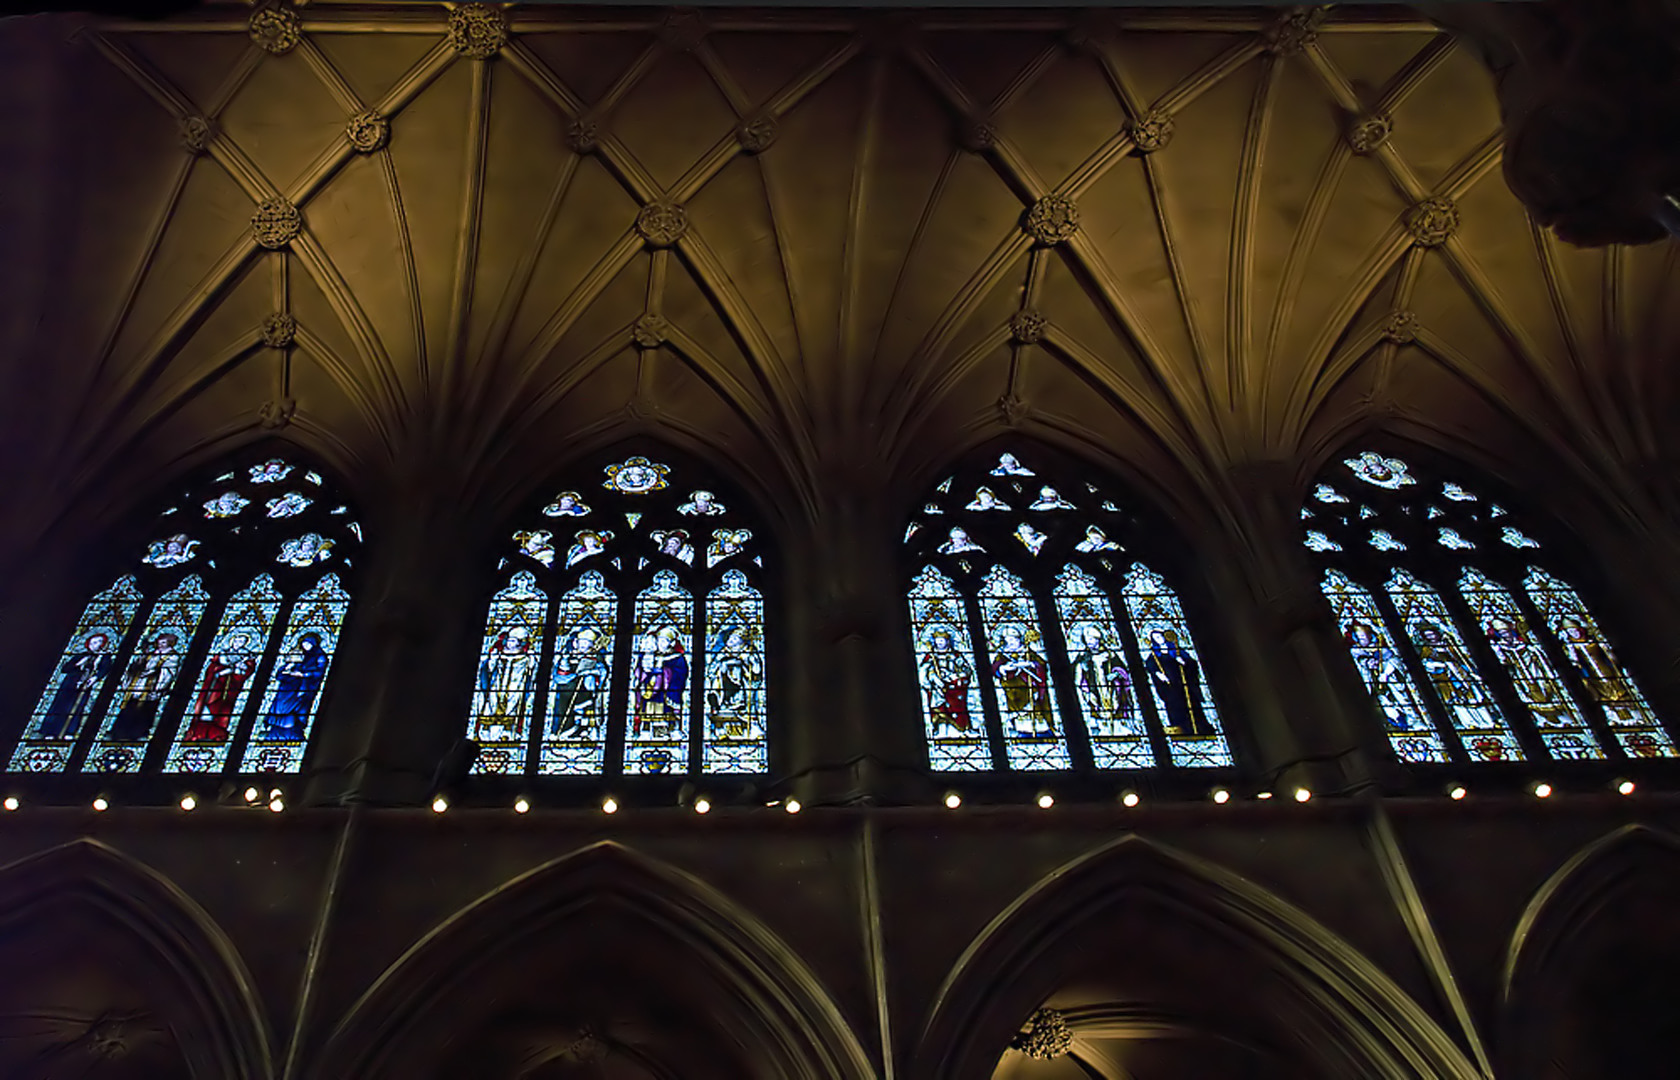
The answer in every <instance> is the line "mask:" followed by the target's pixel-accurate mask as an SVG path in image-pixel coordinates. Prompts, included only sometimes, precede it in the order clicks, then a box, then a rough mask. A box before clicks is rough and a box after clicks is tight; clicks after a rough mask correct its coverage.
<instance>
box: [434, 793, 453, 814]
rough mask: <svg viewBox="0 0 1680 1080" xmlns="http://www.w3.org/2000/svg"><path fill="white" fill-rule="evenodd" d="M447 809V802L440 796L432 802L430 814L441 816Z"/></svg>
mask: <svg viewBox="0 0 1680 1080" xmlns="http://www.w3.org/2000/svg"><path fill="white" fill-rule="evenodd" d="M447 809H449V800H448V799H446V798H444V797H443V796H442V795H439V796H438V797H437V798H435V799H433V800H432V813H434V814H441V813H443V812H444V811H445V810H447Z"/></svg>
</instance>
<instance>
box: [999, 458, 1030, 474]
mask: <svg viewBox="0 0 1680 1080" xmlns="http://www.w3.org/2000/svg"><path fill="white" fill-rule="evenodd" d="M992 475H993V476H1033V475H1035V474H1034V473H1033V471H1032V470H1031V469H1029V468H1027V467H1026V466H1025V465H1022V464H1021V463H1020V462H1019V461H1018V460H1016V458H1015V455H1014V454H1004V455H1002V456H1001V457H999V458H998V463H997V465H996V467H994V468H993V469H992Z"/></svg>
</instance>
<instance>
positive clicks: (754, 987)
mask: <svg viewBox="0 0 1680 1080" xmlns="http://www.w3.org/2000/svg"><path fill="white" fill-rule="evenodd" d="M631 935H643V936H646V937H647V938H648V939H650V940H656V941H657V942H658V943H659V944H660V946H661V947H662V948H664V949H665V950H666V952H667V957H668V959H667V960H666V963H665V966H664V968H663V972H662V973H663V975H664V976H665V977H666V978H668V979H670V980H671V981H672V982H673V983H674V982H675V981H677V980H678V979H680V978H681V977H682V974H683V972H685V971H698V972H699V973H700V974H701V975H702V976H703V977H704V982H705V985H706V986H708V987H710V988H712V989H713V994H712V995H711V996H708V997H706V998H705V999H701V1000H696V999H693V998H690V999H686V1000H684V1001H682V1002H681V1003H680V1008H679V1009H678V1010H676V1011H675V1012H673V1013H672V1016H673V1019H675V1017H676V1016H677V1015H678V1014H680V1016H681V1019H682V1020H684V1021H687V1022H694V1021H700V1022H701V1023H702V1024H703V1026H705V1027H706V1028H708V1029H709V1038H710V1039H712V1040H714V1041H715V1044H716V1045H726V1044H727V1045H730V1046H733V1047H734V1048H735V1050H736V1051H737V1052H739V1053H745V1054H746V1055H748V1056H747V1057H745V1058H743V1059H742V1071H741V1073H740V1075H742V1076H752V1077H777V1078H782V1077H786V1078H790V1080H800V1078H808V1080H852V1078H857V1080H862V1078H864V1077H870V1076H872V1075H873V1070H872V1068H871V1066H870V1064H869V1061H868V1058H867V1056H866V1054H865V1053H864V1051H863V1049H862V1047H861V1046H860V1045H859V1043H858V1042H857V1040H856V1038H855V1036H854V1035H853V1033H852V1031H851V1029H850V1027H849V1026H848V1024H847V1022H846V1020H845V1019H844V1017H842V1015H841V1014H840V1011H839V1009H838V1008H837V1007H836V1005H835V1004H834V1002H833V1000H832V999H831V998H830V996H829V994H828V992H827V991H826V990H825V989H824V988H823V986H822V985H821V983H820V982H819V981H818V980H817V978H816V976H815V975H814V974H813V973H812V972H811V970H810V969H809V968H808V967H807V966H806V965H805V964H804V962H803V961H802V960H801V959H800V958H799V957H798V956H797V955H796V954H794V953H793V952H792V950H790V949H789V948H788V946H787V945H786V944H784V943H783V942H782V941H781V940H780V939H778V938H777V937H776V936H775V935H774V934H773V933H771V932H770V931H769V930H768V929H766V928H765V927H764V926H763V925H762V924H761V923H760V922H759V921H758V920H757V919H756V918H754V917H753V916H752V915H751V914H750V913H748V912H747V911H745V910H744V909H743V908H741V907H739V906H738V905H737V904H735V903H734V902H733V901H731V900H729V899H728V898H726V897H724V896H723V895H721V894H720V893H718V892H716V891H714V890H713V889H711V888H710V887H709V886H707V885H706V884H704V883H703V882H701V881H699V880H698V879H696V878H694V877H692V876H691V875H689V874H687V873H685V872H683V871H681V870H678V869H675V868H674V867H671V866H668V865H666V864H664V863H662V862H659V861H657V860H654V859H652V858H649V857H647V856H645V855H641V854H638V853H636V852H634V851H631V850H629V849H627V848H624V847H622V846H620V845H618V844H616V843H614V842H612V841H602V842H600V843H597V844H594V845H591V846H589V847H586V848H584V849H582V850H580V851H577V852H574V853H573V854H570V855H567V856H565V857H563V858H560V859H556V860H554V861H553V862H550V863H547V864H545V865H543V866H540V867H538V868H536V869H534V870H531V871H530V872H528V873H526V874H523V875H521V876H519V877H517V878H514V879H513V880H511V881H509V882H507V883H506V884H504V885H502V886H500V887H498V888H497V889H495V890H493V891H492V892H490V893H488V894H487V895H485V896H484V897H482V898H481V899H479V900H477V901H475V902H474V903H472V904H470V905H468V906H467V907H465V908H463V909H462V910H460V911H458V912H457V913H455V914H454V915H452V916H451V917H450V918H449V919H447V920H445V921H444V922H443V923H442V924H440V925H439V926H438V927H437V928H436V929H434V930H433V931H432V932H431V933H429V934H427V935H426V937H425V938H423V939H422V940H421V941H419V942H417V943H416V944H415V945H414V946H413V947H412V948H410V949H409V951H408V952H407V953H406V954H405V955H404V956H403V957H402V958H401V959H399V960H398V961H397V962H396V963H394V964H393V965H392V966H391V967H390V968H389V969H387V970H386V972H385V973H384V974H383V975H381V976H380V978H379V979H378V981H377V982H375V984H374V985H373V986H372V987H371V988H370V989H369V990H368V991H367V993H366V994H364V995H363V996H362V998H361V999H360V1000H359V1001H358V1002H357V1003H356V1005H355V1006H354V1007H353V1008H352V1009H351V1010H350V1013H349V1015H348V1016H347V1018H346V1019H345V1020H344V1021H343V1023H341V1024H340V1025H339V1027H338V1029H337V1030H336V1031H335V1032H334V1033H333V1035H332V1037H331V1039H330V1041H329V1043H328V1045H327V1047H326V1050H325V1051H324V1053H323V1056H322V1059H321V1061H320V1062H319V1063H318V1065H317V1066H316V1067H315V1068H314V1069H312V1070H311V1075H313V1076H318V1077H322V1078H328V1077H333V1078H338V1077H342V1078H345V1080H350V1078H355V1080H373V1078H378V1077H385V1076H410V1075H414V1073H412V1072H411V1071H409V1070H411V1069H413V1068H415V1067H417V1063H425V1064H420V1065H418V1067H420V1068H425V1067H426V1066H427V1065H429V1064H432V1063H435V1062H438V1061H447V1060H448V1059H449V1057H450V1056H451V1055H454V1054H458V1053H459V1052H460V1045H459V1043H460V1038H461V1037H464V1036H468V1035H472V1034H474V1033H473V1032H471V1031H464V1030H463V1029H464V1028H465V1027H466V1026H468V1025H470V1024H471V1023H472V1022H473V1019H474V1018H472V1017H469V1018H467V1019H463V1018H462V1015H461V1013H462V1011H463V1010H465V1011H467V1012H471V1011H473V1010H477V1013H478V1016H477V1017H476V1019H478V1020H479V1021H481V1022H487V1023H489V1024H490V1025H491V1026H492V1027H495V1026H497V1025H500V1026H501V1028H502V1030H503V1032H504V1034H505V1035H506V1038H504V1039H503V1041H504V1042H506V1041H507V1040H509V1039H512V1040H519V1039H525V1040H526V1041H527V1042H530V1041H531V1038H534V1040H535V1041H536V1042H538V1043H542V1042H546V1043H547V1044H548V1045H546V1046H541V1047H536V1048H533V1049H529V1050H526V1049H524V1048H521V1053H522V1054H523V1055H525V1056H523V1057H522V1058H521V1060H522V1061H524V1062H525V1063H526V1066H527V1067H529V1064H530V1062H531V1060H532V1057H531V1055H536V1056H537V1057H539V1058H542V1059H543V1060H552V1059H554V1058H556V1057H557V1056H558V1057H559V1058H560V1059H561V1060H564V1055H565V1054H566V1053H568V1052H576V1053H582V1052H583V1051H582V1050H581V1049H579V1046H580V1045H584V1044H589V1043H590V1042H592V1041H594V1040H597V1039H599V1040H601V1043H602V1044H603V1045H608V1046H611V1048H612V1051H613V1052H619V1053H622V1055H623V1056H624V1057H625V1058H628V1059H631V1060H633V1061H635V1062H636V1063H637V1067H638V1068H641V1069H645V1070H647V1073H646V1074H647V1075H656V1076H663V1075H666V1073H667V1072H668V1071H669V1067H668V1066H665V1065H661V1064H659V1057H660V1055H659V1053H658V1048H657V1047H654V1048H653V1049H648V1048H647V1047H645V1046H642V1045H638V1044H639V1042H640V1041H641V1040H640V1039H638V1038H637V1037H636V1036H626V1037H622V1038H621V1037H620V1035H619V1034H618V1033H616V1032H615V1030H614V1029H615V1027H616V1026H617V1025H616V1021H614V1019H613V1018H611V1017H606V1018H599V1017H595V1018H588V1019H587V1020H586V1022H585V1024H584V1025H583V1026H582V1027H578V1026H575V1025H574V1026H572V1027H570V1028H568V1029H567V1030H569V1031H570V1034H569V1035H566V1034H562V1035H543V1034H541V1033H539V1034H537V1035H536V1036H533V1037H531V1038H526V1035H524V1034H521V1032H520V1031H517V1030H514V1029H515V1028H519V1027H523V1028H524V1029H527V1031H528V1029H530V1028H531V1027H532V1025H533V1022H535V1023H542V1022H544V1021H543V1020H542V1018H541V1017H540V1016H537V1017H536V1020H535V1021H533V1020H532V1017H533V1016H534V1015H536V1014H535V1013H533V1010H532V1009H531V1008H530V1004H531V1003H530V1000H529V999H530V997H531V995H533V994H535V993H536V992H537V990H538V989H540V987H541V986H542V985H543V984H545V983H547V984H553V983H561V982H567V981H568V980H570V981H572V982H574V983H575V982H582V981H588V980H592V979H594V978H597V977H600V976H601V975H602V974H603V972H602V971H601V968H600V965H599V957H598V956H595V955H593V954H592V953H591V950H592V949H600V948H603V947H606V946H603V942H604V941H606V942H608V943H609V944H610V943H611V942H626V941H630V940H631ZM579 957H585V958H586V959H584V960H582V962H581V963H582V967H581V969H574V968H568V967H567V966H566V965H567V964H568V961H569V960H572V961H576V960H577V958H579ZM591 962H593V963H594V964H595V966H594V967H591V966H590V964H591ZM580 976H581V977H580ZM521 980H524V982H523V983H522V981H521ZM510 988H511V989H510ZM498 995H500V996H501V998H502V1000H499V1001H494V1002H491V1003H490V1004H484V1002H483V999H487V998H495V997H497V996H498ZM497 1008H500V1009H501V1010H502V1016H501V1018H497V1017H495V1016H493V1015H492V1014H493V1013H494V1012H495V1009H497ZM537 1012H540V1010H537ZM509 1017H512V1019H509ZM602 1019H605V1021H606V1023H605V1024H603V1023H601V1021H602ZM641 1020H642V1022H643V1024H644V1025H645V1024H647V1022H648V1021H650V1020H651V1025H652V1026H653V1027H655V1028H657V1027H658V1026H659V1023H660V1022H659V1018H658V1017H657V1016H653V1017H646V1016H644V1017H642V1018H641ZM554 1023H555V1024H556V1025H559V1026H561V1027H564V1026H565V1022H564V1021H558V1020H557V1021H555V1022H554ZM659 1034H660V1033H659V1032H657V1031H656V1032H654V1033H653V1035H652V1036H651V1038H650V1040H649V1041H653V1042H657V1040H658V1036H659ZM720 1036H721V1038H720ZM562 1043H564V1044H568V1045H561V1044H562ZM497 1052H499V1051H498V1050H496V1049H494V1048H492V1049H491V1050H489V1051H486V1052H485V1054H486V1056H493V1055H494V1054H495V1053H497ZM602 1052H605V1051H602ZM544 1055H546V1057H545V1056H544ZM483 1068H485V1069H490V1068H491V1066H490V1065H489V1064H488V1063H486V1064H485V1065H484V1066H483ZM662 1069H663V1070H665V1071H661V1070H662ZM749 1070H750V1071H749ZM677 1072H678V1073H680V1074H682V1075H688V1073H687V1072H686V1071H685V1070H684V1068H683V1065H682V1063H681V1062H678V1063H677ZM483 1075H485V1076H486V1077H487V1078H488V1077H489V1076H490V1075H492V1072H491V1071H486V1072H484V1073H483ZM635 1075H643V1073H641V1072H637V1073H635Z"/></svg>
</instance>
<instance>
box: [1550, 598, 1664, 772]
mask: <svg viewBox="0 0 1680 1080" xmlns="http://www.w3.org/2000/svg"><path fill="white" fill-rule="evenodd" d="M1523 584H1524V586H1525V587H1526V588H1527V589H1528V596H1529V599H1531V600H1533V601H1534V606H1535V607H1537V608H1539V609H1540V611H1541V614H1543V615H1544V616H1545V619H1546V625H1547V626H1549V627H1551V629H1552V633H1553V634H1554V635H1555V636H1556V637H1557V640H1558V645H1559V646H1561V647H1562V649H1563V655H1564V659H1565V660H1566V661H1568V663H1569V666H1570V667H1571V668H1573V669H1574V671H1575V675H1576V677H1577V678H1579V679H1580V680H1581V685H1583V686H1585V687H1586V690H1587V694H1588V695H1589V696H1590V697H1591V698H1592V699H1593V700H1594V701H1596V702H1598V704H1599V706H1600V707H1601V708H1603V710H1604V718H1605V719H1606V720H1608V721H1609V722H1610V730H1611V732H1612V733H1613V734H1614V735H1615V737H1616V741H1617V742H1619V743H1621V745H1622V749H1623V750H1624V751H1626V752H1627V755H1628V756H1629V757H1631V758H1665V757H1674V756H1675V751H1674V740H1673V739H1671V738H1670V737H1669V735H1668V732H1667V731H1665V730H1663V726H1662V723H1661V722H1660V721H1659V720H1658V719H1657V714H1656V712H1655V711H1654V710H1653V709H1652V708H1651V706H1650V703H1649V702H1647V701H1646V700H1645V695H1644V694H1643V693H1642V692H1641V691H1640V689H1639V685H1638V684H1637V683H1635V682H1634V681H1633V677H1632V676H1631V675H1629V674H1628V673H1627V669H1625V668H1623V667H1622V664H1621V661H1620V660H1618V659H1617V658H1616V653H1615V651H1614V650H1613V649H1611V648H1610V642H1609V641H1608V640H1607V639H1606V638H1605V636H1604V634H1603V632H1602V631H1601V630H1599V628H1598V622H1597V621H1596V620H1595V619H1594V618H1593V617H1592V613H1591V612H1589V611H1588V610H1587V605H1586V604H1585V603H1584V602H1583V601H1582V600H1581V598H1580V596H1578V595H1577V594H1576V592H1575V590H1574V589H1571V588H1570V587H1569V586H1568V585H1565V584H1564V583H1563V582H1561V581H1559V580H1558V579H1557V578H1555V577H1553V576H1552V575H1550V574H1548V573H1546V572H1545V571H1544V570H1541V569H1539V568H1538V567H1534V568H1531V569H1530V570H1529V571H1528V576H1527V577H1526V578H1524V579H1523Z"/></svg>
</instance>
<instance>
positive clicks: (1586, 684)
mask: <svg viewBox="0 0 1680 1080" xmlns="http://www.w3.org/2000/svg"><path fill="white" fill-rule="evenodd" d="M1302 517H1303V526H1304V532H1305V538H1304V543H1305V545H1306V547H1307V548H1308V549H1309V550H1310V551H1312V552H1313V553H1314V555H1315V557H1316V558H1317V559H1318V561H1319V562H1320V564H1321V566H1322V567H1323V569H1324V576H1323V579H1322V582H1321V585H1322V588H1323V590H1324V594H1325V596H1326V598H1327V599H1329V601H1330V605H1331V607H1332V609H1334V611H1335V613H1336V617H1337V620H1338V622H1339V624H1340V626H1341V629H1342V634H1343V637H1344V639H1345V640H1346V642H1347V645H1348V650H1349V653H1350V655H1351V656H1352V658H1353V661H1354V666H1355V667H1356V668H1357V669H1358V671H1359V674H1360V678H1361V679H1362V680H1363V681H1364V684H1365V687H1366V689H1367V690H1368V691H1369V692H1370V693H1371V695H1372V697H1373V699H1374V700H1375V702H1376V704H1377V707H1378V709H1379V711H1380V712H1381V713H1382V716H1383V719H1384V721H1385V724H1386V726H1387V730H1388V736H1389V741H1390V744H1391V745H1392V746H1393V748H1394V752H1395V754H1396V755H1397V756H1398V757H1400V759H1401V760H1403V761H1408V762H1415V763H1424V764H1427V763H1446V762H1450V761H1473V762H1500V761H1523V760H1529V759H1541V760H1545V759H1548V758H1549V759H1553V760H1563V761H1583V760H1600V759H1605V758H1607V757H1609V756H1626V757H1629V758H1657V757H1673V756H1675V750H1674V744H1673V741H1672V740H1671V739H1670V737H1669V735H1668V733H1667V732H1666V731H1665V730H1664V728H1663V726H1662V724H1661V723H1660V722H1659V720H1658V719H1657V716H1656V714H1655V712H1654V711H1653V710H1652V709H1651V707H1650V705H1649V704H1648V703H1647V702H1646V700H1645V697H1644V695H1643V693H1641V692H1640V690H1639V688H1638V686H1637V685H1636V684H1635V683H1634V682H1633V680H1632V678H1631V677H1630V676H1629V675H1628V674H1627V673H1626V671H1625V670H1624V669H1623V668H1622V667H1621V665H1620V662H1619V661H1618V660H1616V659H1615V654H1614V651H1613V650H1612V649H1611V646H1610V644H1609V642H1608V641H1607V640H1606V639H1605V637H1604V635H1603V633H1602V632H1601V631H1600V630H1599V628H1598V623H1597V622H1596V621H1595V620H1594V619H1593V617H1592V615H1591V614H1590V613H1589V612H1588V610H1587V607H1586V605H1585V603H1584V602H1583V601H1582V600H1581V598H1580V596H1579V595H1578V594H1577V593H1576V592H1575V591H1574V590H1573V589H1572V588H1571V587H1570V586H1568V585H1566V584H1564V582H1563V580H1562V579H1561V578H1560V577H1559V576H1556V575H1557V574H1560V573H1562V572H1563V570H1564V568H1563V567H1561V566H1559V565H1557V564H1556V555H1555V553H1554V552H1552V551H1551V550H1550V549H1548V548H1544V547H1542V545H1541V544H1540V542H1539V541H1537V540H1535V539H1533V538H1532V537H1531V536H1529V535H1528V533H1526V532H1524V531H1522V529H1521V528H1520V527H1519V525H1518V524H1517V523H1514V522H1513V520H1512V517H1513V515H1511V514H1510V513H1509V512H1508V511H1507V510H1506V509H1505V508H1504V507H1503V506H1501V505H1499V504H1498V503H1494V502H1490V501H1487V500H1485V499H1484V498H1483V497H1482V496H1480V495H1478V494H1476V493H1475V492H1474V491H1472V490H1470V489H1469V488H1466V487H1464V486H1463V485H1461V484H1458V483H1456V482H1454V481H1452V480H1448V479H1446V478H1444V477H1442V476H1439V475H1436V474H1435V473H1433V472H1432V471H1430V470H1427V469H1422V468H1417V467H1414V466H1413V465H1412V464H1409V463H1407V462H1405V461H1402V460H1401V459H1399V458H1394V457H1388V456H1385V455H1383V454H1381V453H1377V452H1375V451H1364V452H1361V453H1358V454H1355V455H1353V456H1350V457H1348V458H1346V459H1345V460H1343V461H1341V462H1339V463H1337V464H1336V465H1334V466H1332V467H1331V468H1330V469H1329V470H1328V472H1327V474H1326V475H1325V476H1323V477H1322V478H1321V482H1320V483H1319V484H1318V485H1317V486H1316V488H1315V489H1314V491H1313V493H1312V494H1311V495H1310V496H1309V497H1308V499H1307V503H1306V506H1305V507H1304V508H1303V511H1302ZM1607 748H1610V749H1608V750H1607Z"/></svg>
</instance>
